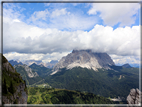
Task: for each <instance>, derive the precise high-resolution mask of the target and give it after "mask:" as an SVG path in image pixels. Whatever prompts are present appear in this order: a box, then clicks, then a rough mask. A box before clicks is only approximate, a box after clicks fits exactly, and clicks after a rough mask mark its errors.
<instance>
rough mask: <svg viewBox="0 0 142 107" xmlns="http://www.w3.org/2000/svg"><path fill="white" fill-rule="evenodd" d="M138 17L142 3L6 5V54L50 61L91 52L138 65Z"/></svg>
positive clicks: (4, 46) (4, 47) (11, 56)
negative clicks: (70, 54) (105, 54)
mask: <svg viewBox="0 0 142 107" xmlns="http://www.w3.org/2000/svg"><path fill="white" fill-rule="evenodd" d="M139 12H140V4H138V3H4V4H3V19H4V20H3V24H4V26H3V29H4V31H3V32H4V35H3V36H4V39H3V42H4V44H3V52H4V54H5V55H6V57H7V58H8V59H9V60H10V59H12V58H13V59H21V60H24V59H25V60H26V59H27V60H28V59H36V60H42V61H43V62H48V61H50V60H55V59H56V60H59V59H60V58H61V57H62V56H65V55H67V54H68V53H69V52H70V51H72V50H73V49H88V48H90V49H92V50H93V51H94V52H107V53H108V54H109V55H111V56H112V58H113V60H114V61H115V63H126V62H127V61H129V62H130V63H131V61H130V59H132V63H139V60H140V59H139V56H140V25H139V20H140V13H139ZM21 56H22V58H23V59H22V58H21ZM45 58H46V60H45Z"/></svg>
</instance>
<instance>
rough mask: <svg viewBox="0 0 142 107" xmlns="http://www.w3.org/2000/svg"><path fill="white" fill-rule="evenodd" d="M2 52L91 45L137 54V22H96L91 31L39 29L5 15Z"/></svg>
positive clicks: (91, 46) (100, 50) (88, 46)
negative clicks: (119, 24) (121, 24)
mask: <svg viewBox="0 0 142 107" xmlns="http://www.w3.org/2000/svg"><path fill="white" fill-rule="evenodd" d="M3 29H4V37H3V43H4V44H3V48H4V53H8V52H18V53H43V54H46V53H53V52H67V51H71V50H72V49H92V50H94V51H95V52H107V53H109V54H117V55H140V26H133V27H132V28H131V27H127V26H126V27H125V28H122V27H119V28H117V29H115V30H113V28H112V27H110V26H102V25H95V26H94V28H93V29H92V30H90V31H88V32H87V31H81V30H77V31H73V32H70V31H61V30H58V29H50V28H47V29H42V28H38V27H35V26H31V25H27V24H25V23H23V22H20V21H17V20H16V21H15V20H7V19H4V27H3Z"/></svg>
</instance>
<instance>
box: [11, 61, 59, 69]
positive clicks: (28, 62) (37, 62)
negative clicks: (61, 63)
mask: <svg viewBox="0 0 142 107" xmlns="http://www.w3.org/2000/svg"><path fill="white" fill-rule="evenodd" d="M9 63H10V64H11V65H12V66H14V65H18V64H20V65H23V64H26V65H28V66H30V65H32V64H33V63H35V64H37V65H41V66H44V67H47V68H53V67H54V65H55V64H56V63H58V60H51V61H50V62H48V63H43V62H42V61H41V60H39V61H37V60H26V61H23V62H20V61H14V60H10V61H9Z"/></svg>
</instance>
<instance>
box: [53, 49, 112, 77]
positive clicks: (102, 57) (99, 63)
mask: <svg viewBox="0 0 142 107" xmlns="http://www.w3.org/2000/svg"><path fill="white" fill-rule="evenodd" d="M110 65H115V64H114V62H113V61H112V59H111V58H110V56H109V55H108V54H107V53H94V52H92V50H73V51H72V53H70V54H68V55H67V56H65V57H62V59H61V60H60V61H59V62H58V63H57V64H56V65H55V66H54V67H53V71H54V72H53V73H52V74H51V75H53V74H55V73H56V72H57V71H58V70H59V69H60V68H65V67H66V68H67V69H72V68H73V67H82V68H88V69H93V70H94V71H97V68H105V69H110Z"/></svg>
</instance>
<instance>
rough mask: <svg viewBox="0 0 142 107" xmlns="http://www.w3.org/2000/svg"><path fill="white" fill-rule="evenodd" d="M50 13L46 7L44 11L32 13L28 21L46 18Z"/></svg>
mask: <svg viewBox="0 0 142 107" xmlns="http://www.w3.org/2000/svg"><path fill="white" fill-rule="evenodd" d="M48 15H49V11H48V9H45V10H44V11H35V12H34V13H33V14H32V15H31V17H30V18H29V20H28V21H33V22H34V21H36V20H39V19H42V20H46V18H47V17H48Z"/></svg>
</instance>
